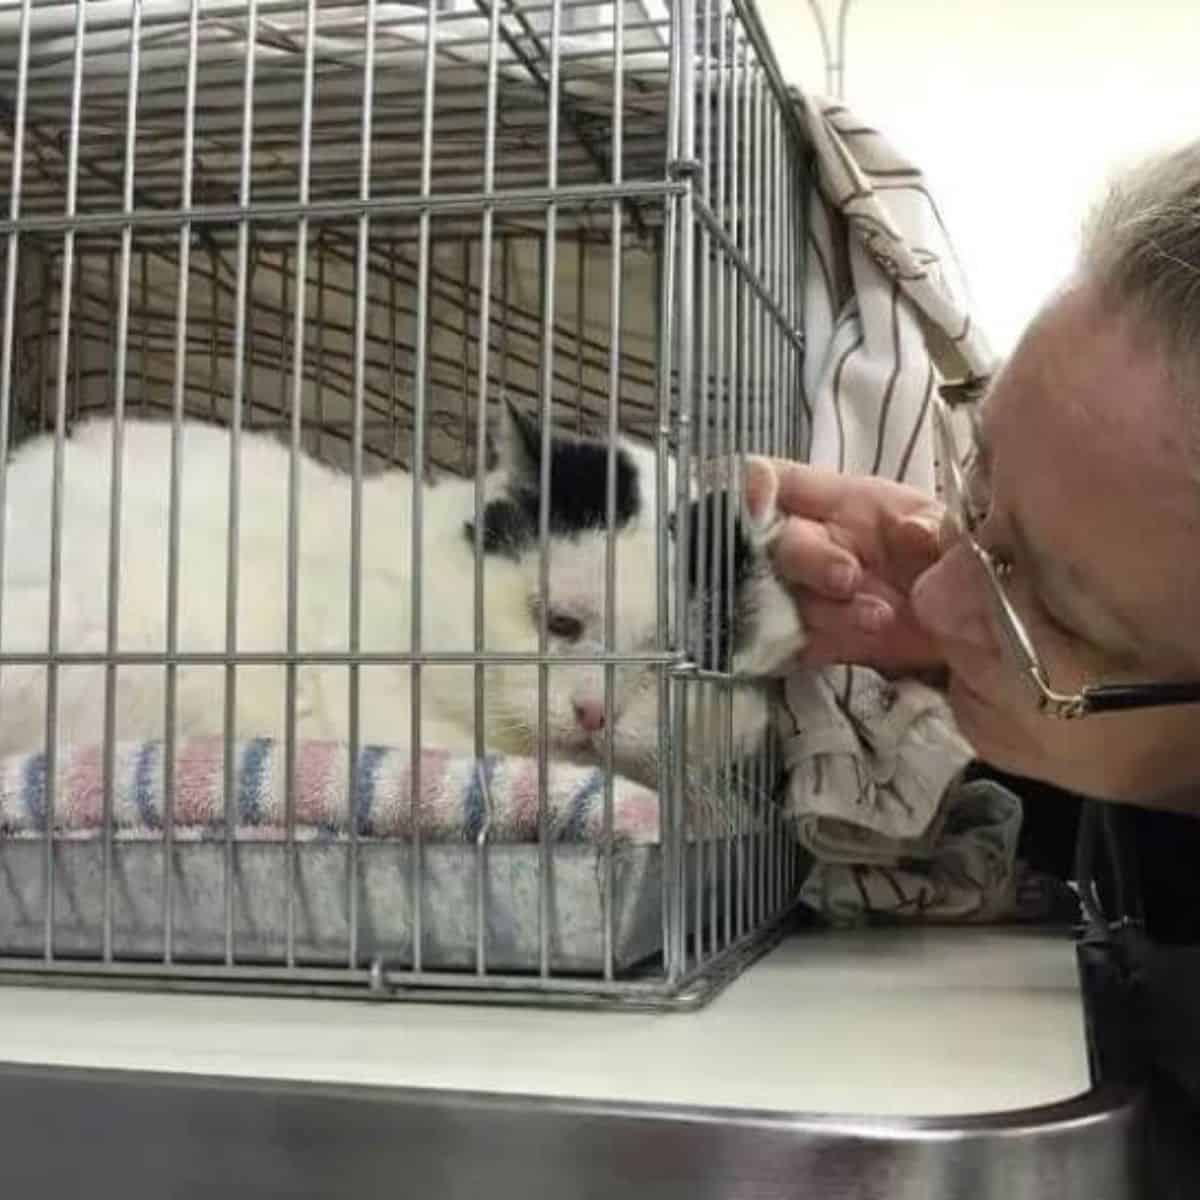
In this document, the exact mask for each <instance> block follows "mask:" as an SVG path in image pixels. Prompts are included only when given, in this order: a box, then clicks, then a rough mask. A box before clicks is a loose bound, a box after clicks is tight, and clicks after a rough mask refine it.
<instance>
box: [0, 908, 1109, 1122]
mask: <svg viewBox="0 0 1200 1200" xmlns="http://www.w3.org/2000/svg"><path fill="white" fill-rule="evenodd" d="M0 1060H5V1061H8V1062H18V1063H26V1064H57V1065H64V1066H75V1067H105V1068H130V1069H135V1070H154V1071H181V1072H192V1073H203V1074H217V1075H232V1076H240V1077H247V1076H249V1077H261V1078H275V1079H294V1080H315V1081H322V1082H335V1083H351V1084H386V1085H396V1086H408V1087H431V1088H449V1089H466V1090H478V1091H487V1092H506V1093H526V1094H537V1095H547V1096H573V1097H581V1098H586V1099H594V1100H618V1101H619V1100H639V1101H651V1102H664V1103H680V1104H698V1105H715V1106H731V1107H738V1108H759V1109H776V1110H788V1111H806V1112H839V1113H849V1114H872V1113H874V1114H908V1115H934V1114H948V1113H964V1112H997V1111H1003V1110H1006V1109H1013V1108H1021V1107H1025V1106H1028V1105H1034V1104H1042V1103H1048V1102H1052V1101H1055V1100H1063V1099H1066V1098H1068V1097H1070V1096H1073V1095H1077V1094H1078V1093H1080V1092H1082V1091H1084V1090H1086V1089H1087V1087H1088V1075H1087V1063H1086V1057H1085V1049H1084V1039H1083V1020H1082V1010H1081V1006H1080V999H1079V990H1078V984H1077V980H1076V974H1075V962H1074V951H1073V947H1072V944H1071V942H1070V941H1069V940H1068V939H1067V938H1065V937H1064V936H1062V935H1051V934H1047V933H1045V932H1034V931H1030V930H985V929H978V930H971V929H960V930H945V929H940V930H938V929H926V930H920V929H913V930H872V931H865V932H859V933H852V934H824V933H822V934H815V935H802V936H796V937H793V938H790V939H789V940H788V941H787V942H785V943H784V944H783V945H782V946H781V947H780V948H779V949H777V950H776V951H774V952H773V953H772V954H770V955H769V956H768V957H767V958H765V959H764V960H762V961H761V962H760V963H758V964H757V965H756V966H755V967H753V968H752V969H751V970H750V971H749V972H748V973H747V974H746V975H744V976H743V977H742V978H741V979H739V980H737V981H736V982H735V983H734V984H733V985H732V986H731V987H730V988H729V989H728V990H727V991H726V992H725V993H724V994H723V995H721V996H720V997H718V998H717V999H716V1000H715V1001H714V1002H713V1003H712V1004H711V1005H710V1006H709V1007H708V1008H706V1009H704V1010H703V1011H701V1012H698V1013H671V1014H662V1015H658V1014H649V1015H648V1014H644V1013H628V1012H622V1013H595V1012H577V1011H565V1010H558V1011H555V1010H533V1009H519V1008H491V1007H479V1006H457V1005H431V1004H410V1003H397V1004H378V1003H365V1002H356V1001H338V1000H293V999H270V998H267V999H264V998H243V997H223V996H186V995H170V994H159V995H156V994H149V993H128V992H126V993H121V992H100V991H87V990H80V991H74V990H68V989H60V988H23V987H11V988H3V987H0Z"/></svg>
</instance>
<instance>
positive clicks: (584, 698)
mask: <svg viewBox="0 0 1200 1200" xmlns="http://www.w3.org/2000/svg"><path fill="white" fill-rule="evenodd" d="M504 426H505V427H504V429H503V430H502V432H501V436H500V438H499V439H498V441H499V447H498V449H499V453H498V461H497V463H496V465H495V467H494V469H492V470H490V471H489V473H488V475H487V480H486V492H485V497H486V507H485V508H484V513H483V531H482V543H483V548H484V569H483V577H484V589H483V590H484V620H483V625H484V641H485V648H486V649H487V650H489V651H502V652H514V651H515V652H526V651H528V652H534V651H536V649H537V638H538V622H539V614H540V606H541V605H542V603H543V602H544V603H545V604H547V606H548V612H547V622H548V629H549V636H550V647H551V652H552V653H555V654H563V653H569V654H579V655H584V656H586V655H588V654H590V653H593V652H600V651H601V650H602V649H603V646H604V626H605V622H604V603H605V559H606V553H605V546H606V535H605V531H604V525H605V512H606V503H605V499H606V488H605V484H606V478H607V455H608V452H607V447H606V445H605V444H604V443H602V442H598V441H592V440H587V439H575V438H566V437H562V436H560V435H558V434H556V435H555V437H554V439H553V442H552V446H551V462H550V472H549V478H550V497H549V518H550V537H551V546H550V556H549V563H550V566H549V595H548V597H547V598H546V599H545V601H543V599H542V597H541V594H540V586H539V581H540V569H539V564H540V554H539V552H538V538H537V528H538V510H539V503H540V479H541V475H542V472H541V455H540V449H541V440H540V432H539V430H538V428H537V424H536V422H535V421H532V420H531V419H530V418H528V417H525V416H522V415H521V414H519V413H517V412H516V411H515V410H512V409H509V410H508V412H507V415H506V418H505V422H504ZM170 445H171V427H170V426H169V425H167V424H163V423H157V422H143V421H128V422H126V424H125V430H124V455H123V480H122V489H121V514H120V516H121V520H120V572H119V594H118V598H117V605H118V607H117V614H118V621H117V626H118V629H117V645H118V648H119V649H120V650H121V651H126V652H129V651H140V652H151V653H161V652H162V651H163V650H164V647H165V646H166V641H167V595H168V567H167V555H168V542H169V512H170V509H169V495H170V461H171V455H170ZM181 450H182V453H181V455H180V462H181V464H182V467H181V480H180V509H179V528H180V537H179V575H178V579H179V587H178V617H177V620H178V624H177V648H178V649H179V650H180V651H185V652H216V653H220V652H223V651H224V650H225V649H226V583H227V578H226V576H227V568H226V561H227V538H228V534H227V526H228V517H229V513H228V508H229V501H228V497H229V460H230V437H229V434H228V432H227V431H226V430H225V429H223V428H220V427H217V426H212V425H207V424H203V423H199V422H191V421H189V422H186V423H185V424H184V426H183V429H182V439H181ZM53 452H54V444H53V439H52V438H50V437H40V438H37V439H34V440H32V441H30V442H28V443H26V444H25V445H23V446H21V447H20V448H19V449H18V450H17V451H16V452H15V453H14V455H13V457H12V459H11V462H10V464H9V468H8V484H7V489H8V504H7V512H6V514H5V519H6V524H7V528H6V538H5V557H4V575H3V628H2V637H3V642H2V645H3V649H4V650H6V651H9V652H16V651H24V652H34V653H44V652H45V651H46V649H47V629H48V612H49V597H50V545H51V539H50V508H51V498H52V485H53ZM615 461H616V485H617V486H616V537H615V547H616V551H615V556H616V589H615V592H616V606H617V611H616V617H615V629H616V649H617V651H618V652H620V653H625V654H630V655H633V654H638V653H649V652H653V650H654V646H655V627H656V614H657V590H656V580H657V571H656V553H657V538H656V536H655V517H656V513H657V509H658V505H657V502H656V472H655V459H654V455H653V453H652V451H650V450H649V449H648V448H646V447H644V446H639V445H636V444H634V443H632V442H628V441H624V440H622V441H621V443H620V444H619V446H618V448H617V451H616V455H615ZM289 465H290V457H289V451H288V449H287V447H285V446H284V445H282V444H281V443H279V442H278V441H276V440H275V439H273V438H271V437H268V436H264V435H260V434H251V433H244V434H243V435H242V445H241V492H240V505H239V553H238V579H237V584H238V612H237V617H238V624H237V640H236V648H237V650H238V651H239V652H243V653H244V652H255V651H273V652H279V651H281V650H284V649H285V648H286V645H287V637H286V630H287V617H288V612H287V596H288V541H287V529H288V495H289ZM299 468H300V473H299V483H298V488H297V492H298V496H299V513H298V518H299V519H298V528H299V551H298V556H297V601H296V610H295V622H296V626H295V638H296V647H297V649H298V650H299V652H301V653H302V654H303V653H305V652H308V653H313V652H330V651H333V652H344V651H346V650H347V649H348V645H349V643H348V617H349V611H350V574H351V569H350V556H351V544H350V515H351V486H352V485H351V480H350V477H349V476H348V475H346V474H344V473H342V472H339V471H336V470H333V469H331V468H329V467H326V466H324V465H323V464H321V463H319V462H317V461H316V460H314V459H312V458H310V457H308V456H306V455H305V456H301V458H300V460H299ZM111 470H112V424H111V422H110V421H109V420H94V421H89V422H86V423H83V424H81V425H79V426H78V427H77V428H76V429H75V430H74V431H73V432H72V434H71V436H70V437H69V439H68V440H67V442H66V444H65V452H64V461H63V482H62V525H61V530H62V534H61V537H62V547H61V564H62V565H61V609H60V613H61V616H60V629H59V642H58V646H59V650H60V651H63V652H87V653H92V654H96V653H101V652H103V651H104V650H105V648H106V646H107V629H108V611H109V608H108V604H109V601H108V576H109V515H110V509H111V504H110V487H111V482H110V481H111ZM667 475H668V481H669V486H670V489H671V492H670V494H671V496H672V497H673V496H674V492H675V485H674V469H673V463H672V464H670V469H669V470H668V472H667ZM772 480H773V475H772V473H771V472H770V471H763V472H760V473H759V474H757V475H755V476H754V477H753V478H752V479H751V480H749V481H748V485H747V489H746V490H747V495H748V496H749V497H750V499H749V501H748V502H745V503H743V504H740V505H739V511H738V513H737V516H736V520H735V521H734V533H735V540H734V543H733V553H732V554H731V555H728V556H725V555H722V556H720V557H721V558H724V560H725V561H724V563H721V562H716V565H715V568H714V567H713V565H712V563H713V562H715V560H716V559H717V557H718V556H716V555H712V556H711V558H709V557H707V556H708V554H709V552H710V551H711V546H702V545H701V544H700V542H699V540H698V539H699V522H698V521H696V520H692V521H691V522H689V524H690V533H689V548H688V549H689V553H688V555H687V556H686V558H687V561H688V562H689V563H690V568H689V574H690V579H689V583H690V585H691V586H690V594H691V596H692V601H691V603H692V606H693V614H692V615H693V619H694V620H695V621H696V622H698V624H697V626H696V627H697V628H703V629H705V630H706V631H707V635H706V636H705V637H704V639H703V644H704V645H705V646H708V647H710V648H711V652H710V657H712V656H713V655H715V658H716V659H720V660H721V661H710V662H707V663H705V664H704V665H708V666H720V667H722V668H723V669H728V668H729V667H732V669H733V670H734V671H735V672H738V673H747V674H752V675H761V674H767V673H769V672H770V671H771V670H772V669H774V668H775V667H777V666H778V665H779V664H780V663H781V662H782V661H783V660H784V659H786V658H787V657H788V656H789V655H790V654H792V653H794V652H795V650H796V649H798V648H799V646H800V645H802V643H803V630H802V628H801V625H800V622H799V619H798V617H797V615H796V610H795V606H794V604H793V603H792V601H791V600H790V598H789V597H788V596H787V594H786V593H785V592H784V590H783V589H782V587H781V586H780V585H779V583H778V582H777V581H776V580H775V578H774V576H773V575H772V574H771V572H770V569H769V566H768V564H767V561H766V558H765V545H766V541H767V539H768V538H769V536H770V531H771V528H772V526H773V524H774V521H775V510H774V490H773V484H772ZM725 500H726V497H725V493H724V492H709V493H708V494H706V495H704V496H702V497H701V498H699V499H697V500H693V501H692V509H693V515H695V514H698V513H699V509H700V506H701V505H706V506H707V508H706V518H707V520H706V524H707V527H708V529H709V530H710V531H711V530H712V529H713V527H714V526H715V525H716V524H717V523H718V522H720V521H722V520H723V519H724V517H723V514H724V504H725ZM421 509H422V512H421V527H422V537H421V560H420V561H421V568H422V593H421V649H422V650H424V651H461V652H470V651H471V650H472V648H473V646H474V631H475V616H474V543H475V534H474V525H473V522H474V517H475V490H474V482H473V481H472V480H462V479H457V478H455V479H447V480H444V481H441V482H438V483H434V484H425V485H422V487H421ZM412 510H413V485H412V477H411V475H409V474H408V473H407V472H405V471H402V470H392V471H388V472H385V473H383V474H379V475H375V476H370V477H368V478H366V479H365V480H364V481H363V485H362V584H361V614H362V615H361V638H360V643H359V644H360V648H361V650H363V651H366V652H373V651H374V652H391V653H406V652H408V650H409V648H410V633H411V627H412V611H413V609H412V605H413V590H412V576H413V570H412V523H413V515H412ZM674 557H675V555H674V547H673V546H672V547H671V558H672V560H674ZM730 560H732V564H733V572H734V579H733V589H732V590H733V594H734V597H735V604H734V609H733V611H732V613H730V614H728V615H723V616H721V617H720V618H719V619H718V620H717V622H716V624H715V625H714V623H713V618H712V614H713V613H714V612H716V611H718V609H719V608H720V605H716V606H714V604H713V602H712V596H711V595H710V594H709V592H708V591H706V589H705V585H706V584H708V585H715V586H712V587H711V591H713V592H716V591H717V590H718V589H720V591H721V592H722V593H724V590H725V588H726V586H727V585H726V580H727V578H728V573H727V569H728V565H729V562H730ZM705 563H708V564H709V565H704V564H705ZM669 566H670V567H672V568H673V561H672V563H671V564H669ZM668 590H669V592H671V591H673V588H669V589H668ZM165 674H166V673H165V671H164V669H163V667H162V666H159V665H156V666H144V665H126V666H122V667H120V668H119V670H118V671H117V688H116V698H117V700H116V714H117V716H116V736H117V737H118V738H121V739H144V738H158V737H161V736H163V719H164V718H163V711H164V698H165V692H166V683H165ZM614 675H615V683H614V692H615V696H614V705H613V717H614V721H613V742H614V753H615V758H616V763H617V768H618V770H620V771H621V772H622V773H625V774H629V775H633V776H635V777H638V778H642V779H645V780H646V781H648V782H652V781H653V780H654V779H655V777H656V770H657V756H658V737H657V734H658V720H657V715H658V702H659V697H658V688H657V686H656V684H655V674H654V671H653V670H652V669H650V668H649V667H646V666H637V665H622V666H620V667H618V668H617V669H616V671H615V672H614ZM359 678H360V726H359V736H360V739H361V741H362V742H363V743H364V744H366V743H377V744H385V745H386V744H390V745H407V744H409V742H410V738H411V717H410V703H411V697H410V687H411V672H410V669H409V668H408V667H406V666H402V665H394V664H393V665H386V664H369V665H364V666H362V667H361V668H360V670H359ZM537 680H538V672H537V668H536V667H534V666H531V665H529V664H527V663H518V664H509V665H505V664H494V665H491V666H489V667H488V668H487V670H486V673H485V689H486V703H485V707H484V719H485V726H486V727H485V731H484V740H485V743H486V745H487V746H488V747H489V748H490V749H493V750H497V751H503V752H508V753H526V754H527V753H532V752H533V751H534V750H535V748H536V745H537V730H538V683H537ZM284 681H285V669H284V667H282V666H280V665H278V664H271V665H246V666H240V667H239V668H238V672H237V686H236V709H235V711H236V730H237V734H236V736H237V737H239V738H250V737H261V736H274V737H282V736H283V735H284V732H285V729H286V716H285V682H284ZM348 688H349V672H348V671H347V669H346V667H345V665H343V664H324V665H322V664H315V663H313V664H310V663H302V664H301V665H300V666H299V668H298V670H297V672H296V714H297V716H296V721H297V726H296V727H297V734H298V736H299V737H300V738H329V739H342V740H344V739H346V738H348V736H349V692H348ZM104 697H105V668H104V666H103V665H99V664H89V665H68V666H64V667H63V668H62V669H61V670H60V672H59V683H58V702H59V718H58V728H59V737H60V739H61V740H62V741H63V742H64V743H65V742H79V741H85V742H99V741H101V739H102V736H103V720H104ZM474 701H475V689H474V671H473V668H472V667H471V666H470V665H459V664H454V665H445V664H435V665H427V666H425V667H424V668H423V670H422V672H421V714H422V719H421V740H422V744H423V745H425V746H430V747H434V746H436V747H439V748H444V749H448V750H452V751H466V752H471V751H473V749H474V744H475V736H474V724H475V707H474ZM45 705H46V671H45V669H44V667H41V666H23V665H22V666H18V665H9V666H6V667H4V668H3V669H2V671H0V752H5V753H11V752H17V751H26V750H30V749H33V748H37V747H40V746H41V745H42V742H43V739H44V733H45ZM224 707H225V672H224V670H223V669H222V668H221V666H219V665H211V666H210V665H181V666H180V667H179V668H178V671H177V701H176V719H177V731H178V736H180V737H189V736H196V735H210V734H212V735H219V734H220V733H221V732H222V730H223V721H224ZM767 719H768V716H767V703H766V699H765V696H764V694H763V693H762V692H761V691H760V690H755V689H753V688H751V689H738V690H737V696H736V699H735V701H734V712H733V721H732V725H733V732H734V742H735V746H734V749H735V751H740V752H746V751H749V750H751V749H753V748H755V747H756V746H757V744H758V742H759V740H760V739H761V737H762V736H763V734H764V732H765V729H766V725H767ZM604 722H605V708H604V671H603V668H602V667H600V666H598V665H594V664H589V663H583V664H580V663H572V664H567V663H564V664H562V665H555V666H554V667H553V668H552V669H551V670H550V672H549V686H548V729H549V753H550V754H551V755H552V756H556V757H564V758H572V759H576V760H578V759H585V760H587V759H595V758H596V757H597V756H598V755H600V754H601V753H602V752H603V748H604V740H605V731H604Z"/></svg>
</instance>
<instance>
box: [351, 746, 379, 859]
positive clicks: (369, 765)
mask: <svg viewBox="0 0 1200 1200" xmlns="http://www.w3.org/2000/svg"><path fill="white" fill-rule="evenodd" d="M386 753H387V747H386V746H364V747H363V748H362V749H361V750H360V751H359V752H358V780H357V787H356V788H355V795H354V821H355V824H356V825H357V826H358V835H359V837H373V836H374V834H375V822H374V820H373V817H372V811H373V809H374V806H375V775H376V773H377V772H378V770H379V764H380V763H381V762H382V761H383V756H384V755H385V754H386Z"/></svg>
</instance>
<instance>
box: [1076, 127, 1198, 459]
mask: <svg viewBox="0 0 1200 1200" xmlns="http://www.w3.org/2000/svg"><path fill="white" fill-rule="evenodd" d="M1081 266H1082V267H1083V269H1084V272H1085V273H1086V275H1087V276H1089V277H1090V278H1091V279H1092V280H1093V281H1094V282H1095V283H1096V284H1097V285H1098V286H1099V288H1100V290H1101V294H1102V295H1103V296H1104V298H1105V300H1106V301H1107V302H1108V303H1110V304H1112V305H1113V306H1114V307H1115V308H1116V309H1117V310H1118V311H1120V312H1123V313H1127V314H1128V315H1129V316H1131V317H1132V318H1133V319H1134V320H1135V321H1137V322H1138V324H1139V325H1140V326H1141V327H1142V328H1143V330H1144V332H1146V333H1147V334H1148V335H1149V336H1150V337H1151V338H1153V339H1154V340H1155V341H1156V342H1157V343H1158V344H1159V346H1160V347H1161V349H1162V351H1163V354H1164V356H1165V359H1166V365H1167V368H1168V370H1169V372H1170V374H1171V378H1172V381H1173V382H1174V385H1175V387H1176V389H1177V390H1178V392H1179V394H1180V398H1181V399H1182V400H1183V402H1184V403H1185V405H1186V406H1187V408H1188V409H1189V415H1190V417H1191V422H1190V424H1191V442H1192V450H1193V455H1194V457H1193V462H1194V463H1197V464H1200V141H1195V142H1191V143H1189V144H1188V145H1186V146H1182V147H1180V148H1179V149H1176V150H1173V151H1170V152H1168V153H1163V154H1158V155H1155V156H1154V157H1152V158H1149V159H1146V160H1145V161H1143V162H1141V163H1140V164H1138V165H1137V166H1135V167H1133V168H1131V169H1129V170H1127V171H1125V172H1123V173H1122V174H1121V175H1120V176H1119V177H1118V178H1116V179H1115V180H1114V181H1113V183H1112V184H1111V186H1110V187H1109V189H1108V192H1107V194H1106V195H1105V196H1104V197H1103V198H1102V199H1101V201H1100V203H1099V204H1098V205H1096V207H1095V208H1094V209H1093V210H1092V212H1091V214H1090V215H1089V217H1088V219H1087V221H1086V223H1085V225H1084V229H1083V241H1082V251H1081ZM1198 470H1200V468H1198Z"/></svg>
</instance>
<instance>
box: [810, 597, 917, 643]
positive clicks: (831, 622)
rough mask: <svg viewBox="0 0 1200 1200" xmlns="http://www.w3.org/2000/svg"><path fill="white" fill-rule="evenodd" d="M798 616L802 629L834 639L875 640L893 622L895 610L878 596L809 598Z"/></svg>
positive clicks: (884, 632) (885, 631)
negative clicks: (833, 598) (801, 619)
mask: <svg viewBox="0 0 1200 1200" xmlns="http://www.w3.org/2000/svg"><path fill="white" fill-rule="evenodd" d="M801 615H802V618H803V620H804V626H805V629H806V630H808V631H810V633H811V634H812V635H814V636H815V635H816V634H823V635H825V636H826V637H832V638H834V639H836V640H849V639H853V640H854V642H855V643H856V644H857V642H858V641H859V640H860V639H861V638H863V637H868V638H877V637H879V636H881V635H883V634H886V633H887V632H888V630H889V629H890V628H891V627H892V626H893V625H894V624H895V622H896V609H895V608H894V607H893V606H892V605H891V604H889V603H888V602H887V601H886V600H883V599H880V598H879V597H878V596H865V595H857V596H855V597H854V598H853V599H851V600H840V601H839V600H824V599H820V598H818V597H815V596H814V597H810V598H809V599H808V600H807V602H806V603H805V604H804V605H803V607H802V610H801Z"/></svg>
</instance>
